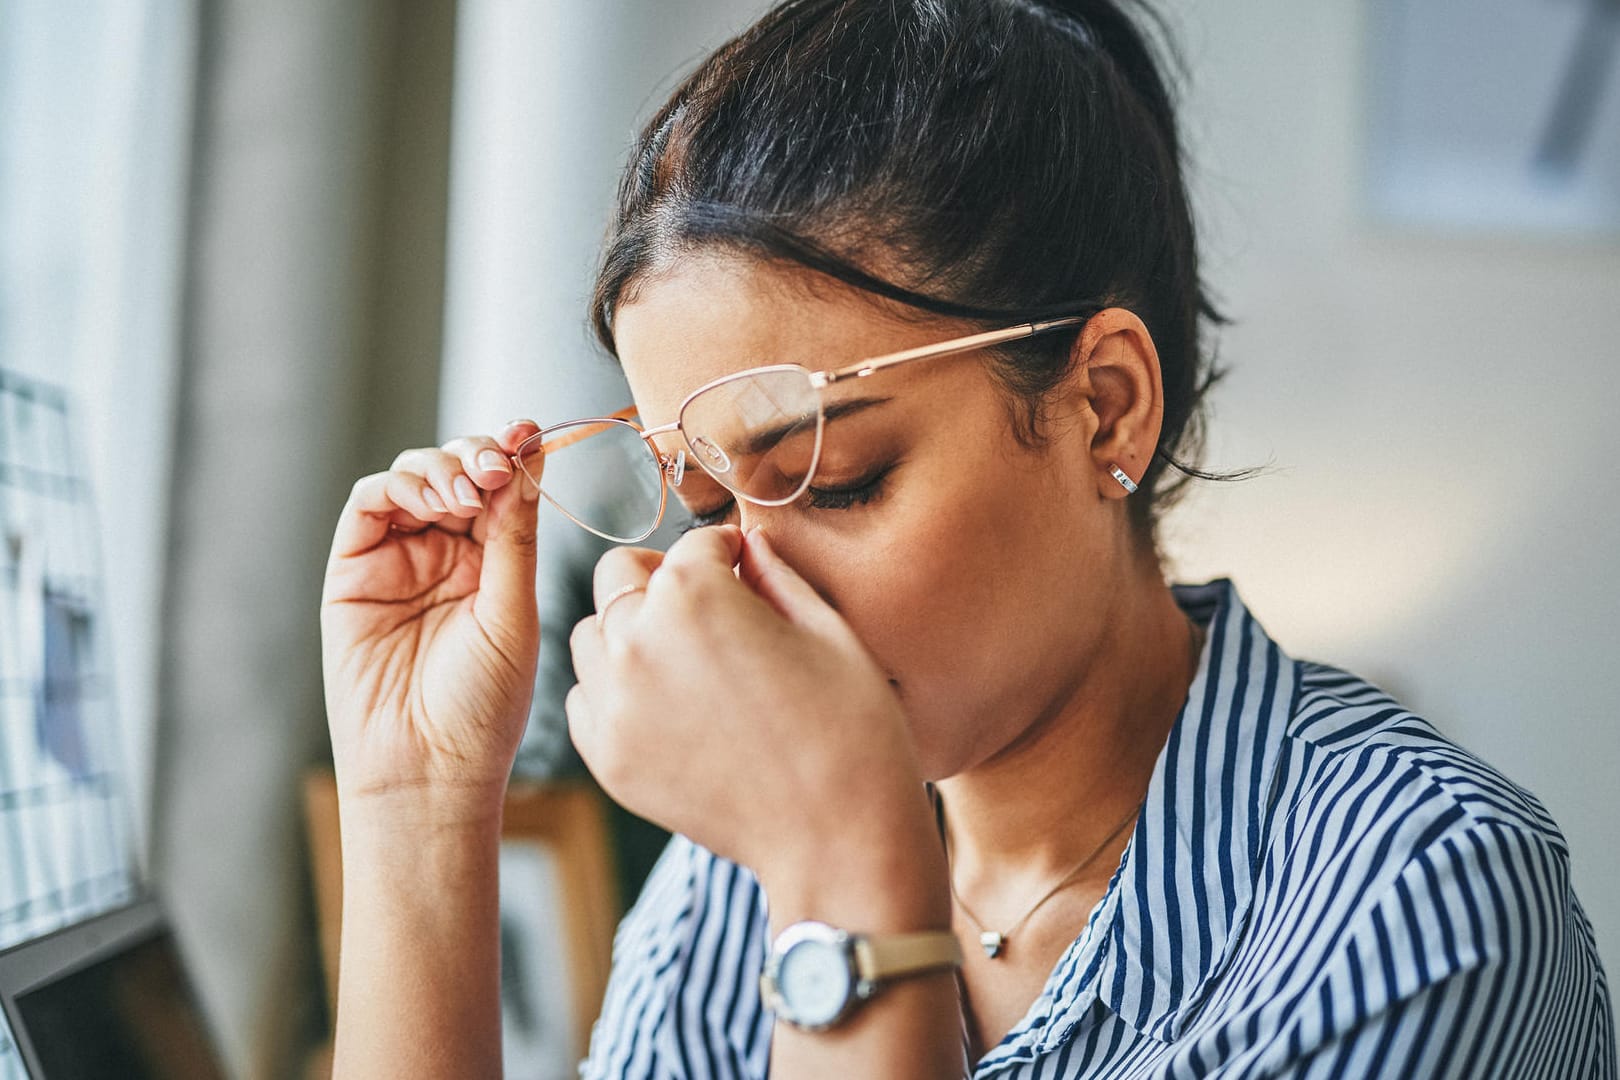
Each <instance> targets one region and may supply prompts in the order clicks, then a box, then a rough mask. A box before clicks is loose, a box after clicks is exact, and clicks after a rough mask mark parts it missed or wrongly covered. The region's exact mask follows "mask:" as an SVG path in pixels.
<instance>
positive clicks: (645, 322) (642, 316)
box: [613, 253, 967, 450]
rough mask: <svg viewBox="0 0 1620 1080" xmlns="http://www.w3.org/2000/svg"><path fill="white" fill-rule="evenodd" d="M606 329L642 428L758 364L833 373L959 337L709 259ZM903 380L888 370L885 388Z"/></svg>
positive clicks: (646, 288) (852, 295)
mask: <svg viewBox="0 0 1620 1080" xmlns="http://www.w3.org/2000/svg"><path fill="white" fill-rule="evenodd" d="M613 325H614V342H615V344H616V346H617V348H618V353H619V359H620V362H621V363H622V364H623V366H624V373H625V378H626V379H627V380H628V382H629V384H630V391H631V393H632V395H634V398H635V402H636V406H637V407H638V409H639V410H640V413H641V420H642V423H643V424H645V425H646V426H647V427H660V426H662V425H664V424H668V423H671V422H673V421H674V420H675V418H676V414H677V412H678V411H679V409H680V406H681V402H682V401H683V400H685V398H686V396H687V395H688V394H690V393H691V392H692V391H693V390H695V389H697V388H698V387H699V386H702V385H704V384H705V383H708V382H711V381H712V380H714V379H718V378H720V377H722V376H724V375H730V374H732V373H734V372H738V371H744V370H746V369H748V368H754V367H760V366H762V365H765V364H801V365H803V366H804V367H806V368H809V369H810V370H812V371H816V370H820V369H824V368H836V367H841V366H843V365H846V364H849V363H853V362H854V361H856V360H861V359H865V358H866V357H869V356H878V355H881V354H884V353H888V352H894V351H897V350H900V349H905V348H909V347H911V346H914V345H920V344H925V343H927V342H930V341H936V340H943V339H944V338H947V337H950V336H952V335H953V334H955V333H965V332H967V331H965V330H958V329H956V328H954V327H952V326H951V325H948V324H947V323H946V321H944V320H932V319H930V320H927V321H919V320H916V319H905V318H902V317H900V316H899V315H897V314H895V313H893V312H892V311H887V310H885V309H884V307H883V306H882V305H881V303H880V302H878V301H876V299H875V298H872V297H870V296H869V294H863V293H860V292H858V291H857V290H855V289H852V288H849V287H846V286H843V285H842V284H841V283H838V282H833V281H831V280H830V279H828V278H825V277H822V276H820V275H815V274H813V272H811V271H808V270H795V269H792V268H788V267H781V266H778V265H776V264H771V263H762V262H758V261H754V260H748V259H744V258H740V257H734V256H726V255H715V254H708V253H705V254H699V255H690V256H685V257H682V258H681V259H679V260H677V261H676V262H675V263H674V264H673V265H671V266H670V267H669V268H667V269H665V270H664V271H662V272H660V273H658V274H656V275H653V276H650V277H647V278H645V279H643V280H641V281H640V282H638V283H637V285H636V287H635V288H634V289H633V290H631V291H630V293H629V294H628V295H627V297H626V299H625V300H623V301H622V302H621V303H620V305H619V306H618V308H617V310H616V311H615V314H614V323H613ZM908 366H909V365H908ZM909 374H910V372H908V371H906V370H905V368H899V369H896V370H895V371H893V372H892V373H886V374H885V377H884V378H885V381H884V391H885V392H888V391H889V390H891V389H898V388H899V386H900V385H901V384H902V383H903V382H904V381H906V376H907V375H909ZM864 381H865V380H856V382H864ZM863 389H864V388H863ZM660 441H663V440H662V439H661V440H660ZM669 445H670V444H669V443H665V445H664V448H665V449H666V450H667V449H668V448H669Z"/></svg>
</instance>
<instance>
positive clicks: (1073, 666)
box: [614, 255, 1131, 780]
mask: <svg viewBox="0 0 1620 1080" xmlns="http://www.w3.org/2000/svg"><path fill="white" fill-rule="evenodd" d="M808 280H809V272H808V271H794V270H789V269H782V268H778V267H774V266H770V265H765V264H760V263H755V262H751V261H745V260H742V259H739V258H729V257H722V256H711V255H704V256H702V257H686V258H683V259H681V260H679V261H678V262H676V263H675V264H674V266H673V267H672V268H670V269H669V270H667V271H666V272H664V273H662V274H660V275H658V276H654V277H649V278H646V279H644V280H642V281H641V282H640V283H639V284H638V286H637V287H636V288H635V289H633V290H631V291H630V292H628V293H627V294H626V300H625V302H623V303H621V305H620V306H619V308H618V311H617V313H616V318H615V323H614V327H615V339H616V343H617V346H618V351H619V355H620V358H621V360H622V361H623V365H624V370H625V374H626V376H627V378H628V380H629V383H630V388H631V391H632V393H633V394H634V396H635V401H636V404H637V406H638V407H639V408H640V411H641V419H642V422H643V423H644V424H645V425H646V426H648V427H655V426H658V425H662V424H666V423H669V422H672V421H673V420H674V419H675V417H676V412H677V410H678V409H679V407H680V403H681V401H682V399H683V398H684V397H685V396H686V395H687V394H688V393H690V392H691V391H692V390H693V389H695V388H696V387H698V386H700V385H702V384H703V383H706V382H708V381H709V380H711V379H715V378H718V377H719V376H722V375H726V374H729V373H732V372H736V371H741V370H743V369H746V368H751V367H758V366H760V365H763V364H771V363H798V364H802V365H804V366H805V367H807V368H809V369H811V370H813V371H814V370H819V369H825V368H837V367H843V366H846V365H848V364H850V363H852V362H854V361H856V360H860V359H864V358H866V357H870V356H876V355H880V354H883V353H889V352H894V351H897V350H900V349H904V348H908V347H912V346H917V345H925V344H930V343H933V342H937V341H943V340H946V339H948V338H951V337H956V336H960V335H963V334H967V333H973V332H975V331H976V330H978V329H980V327H977V326H973V325H969V324H966V323H961V322H955V321H952V320H945V319H937V320H936V319H930V320H929V321H928V322H926V323H923V322H917V321H915V320H913V321H909V322H907V321H902V320H900V319H897V318H895V317H893V316H892V315H891V314H887V313H886V312H885V311H884V310H883V309H882V308H880V307H879V306H878V303H877V302H874V300H873V299H872V298H870V297H869V296H866V295H865V294H860V293H857V292H855V291H853V290H846V289H844V288H843V287H841V286H835V285H833V284H830V283H829V282H828V281H827V279H825V278H818V279H816V285H817V288H816V291H811V290H810V289H808V288H806V287H804V286H805V284H806V282H807V281H808ZM846 387H847V389H846ZM828 392H829V394H833V393H834V392H836V395H837V398H838V399H839V400H842V399H844V398H851V397H861V398H875V399H879V403H877V404H873V405H871V406H868V407H865V408H862V409H860V410H858V411H851V412H849V413H847V414H846V415H843V416H840V417H838V418H837V419H830V420H829V421H828V423H827V428H826V434H825V439H824V442H823V451H822V458H821V463H820V465H819V467H818V468H817V471H816V475H815V477H814V479H813V480H812V482H811V492H809V493H807V494H806V495H805V496H801V497H800V498H799V499H797V500H795V501H794V502H793V503H790V504H788V505H785V506H775V507H761V506H756V505H753V504H751V503H746V502H743V503H740V504H739V503H736V502H734V501H732V500H731V499H730V497H729V493H727V492H726V491H725V489H724V488H722V487H720V486H719V485H718V484H715V483H714V482H713V481H712V479H710V478H709V477H708V476H706V475H705V474H703V473H702V472H701V471H700V470H698V469H696V468H689V469H688V470H687V473H686V479H685V481H684V482H683V483H682V484H681V486H680V487H679V488H676V489H674V490H675V492H676V494H677V495H678V496H679V498H680V500H681V501H682V503H684V504H685V506H686V508H687V509H688V510H689V511H691V512H692V513H693V514H694V515H696V516H697V517H698V520H700V521H701V523H703V524H712V523H715V522H717V521H730V522H736V523H739V524H741V525H742V526H743V528H745V529H746V528H749V527H751V526H752V525H754V524H755V523H756V522H757V523H759V524H761V525H763V526H764V527H765V530H766V532H767V533H768V534H769V535H770V537H771V542H772V544H773V545H774V546H775V548H776V549H777V550H778V551H779V552H780V553H781V555H782V556H783V558H785V559H786V560H787V561H788V562H789V563H790V564H791V565H793V566H794V567H795V568H796V569H797V570H798V572H799V573H800V574H801V575H802V576H803V577H804V578H805V579H806V580H807V581H808V582H809V583H810V584H811V585H812V586H813V587H814V588H815V589H816V590H817V591H818V592H819V593H820V594H821V596H822V597H823V598H824V599H825V600H826V601H827V602H828V603H829V604H831V605H832V606H833V607H834V608H835V609H836V610H837V611H838V612H839V613H840V614H842V616H843V617H844V619H845V620H847V621H848V622H849V624H850V625H851V627H852V628H853V629H854V631H855V632H856V634H857V635H858V636H859V637H860V638H861V639H862V640H863V641H864V642H865V643H866V645H867V647H868V648H869V649H870V650H871V652H872V654H873V655H874V656H875V657H876V659H877V661H878V663H879V664H880V665H881V666H882V667H883V668H884V669H885V670H886V671H887V672H888V674H889V677H890V679H891V680H892V682H893V685H894V686H895V687H896V689H897V691H898V693H899V695H900V697H901V700H902V703H903V705H904V707H905V710H906V713H907V716H908V718H909V721H910V724H911V728H912V732H913V736H914V738H915V740H916V744H917V750H918V754H919V757H920V760H921V763H922V765H923V769H924V773H925V776H926V777H927V778H928V779H930V780H939V779H943V778H945V777H948V776H951V775H954V774H956V773H958V772H961V771H964V770H966V769H969V768H971V767H973V766H975V765H977V764H979V763H981V762H983V761H985V760H987V759H989V758H991V757H992V756H994V755H995V754H996V753H997V752H999V751H1001V750H1003V749H1004V748H1007V747H1008V746H1010V745H1012V744H1014V743H1015V742H1016V741H1017V740H1018V739H1019V737H1020V736H1021V735H1024V734H1026V733H1027V732H1029V731H1030V730H1031V728H1032V727H1033V726H1034V725H1037V724H1039V723H1040V722H1041V720H1042V719H1043V718H1045V717H1047V716H1049V715H1051V714H1052V713H1053V712H1055V710H1056V709H1058V708H1060V707H1062V706H1063V705H1064V703H1066V702H1067V701H1068V700H1069V699H1070V698H1072V696H1073V695H1074V694H1075V693H1076V692H1077V691H1078V689H1079V687H1080V685H1081V684H1082V683H1083V682H1084V680H1085V678H1086V669H1087V661H1086V658H1087V657H1088V656H1090V655H1092V654H1093V653H1094V651H1095V646H1096V644H1097V641H1098V638H1099V635H1100V634H1101V633H1102V632H1103V629H1104V626H1105V625H1106V618H1107V614H1108V612H1109V611H1110V609H1111V607H1112V606H1113V605H1114V603H1115V602H1116V600H1117V596H1116V591H1117V590H1118V588H1119V587H1120V586H1119V584H1118V583H1119V582H1120V579H1121V577H1122V575H1123V573H1124V568H1125V566H1126V564H1127V563H1128V562H1129V549H1130V547H1131V545H1130V541H1129V535H1128V529H1127V527H1126V525H1125V520H1124V518H1125V515H1124V514H1123V512H1122V504H1121V503H1120V502H1119V501H1118V500H1117V499H1112V498H1106V497H1104V496H1103V495H1102V494H1101V492H1102V490H1105V489H1103V488H1102V487H1101V485H1100V484H1099V482H1098V470H1097V466H1096V462H1095V461H1094V460H1093V450H1092V448H1091V446H1090V444H1091V443H1092V439H1093V436H1094V434H1095V432H1096V431H1097V428H1098V422H1097V418H1096V413H1095V412H1094V411H1093V409H1092V407H1091V404H1090V403H1089V402H1088V400H1087V395H1086V394H1084V393H1078V394H1066V395H1063V396H1061V397H1060V399H1059V400H1057V401H1055V402H1054V407H1053V409H1052V411H1051V414H1050V417H1049V419H1048V421H1047V423H1046V426H1045V427H1044V428H1043V430H1044V431H1045V432H1046V433H1047V435H1048V436H1049V438H1048V441H1047V443H1046V444H1045V445H1044V446H1043V447H1041V448H1040V449H1038V450H1030V449H1026V448H1025V447H1023V446H1022V445H1020V443H1019V442H1018V441H1017V440H1016V438H1015V437H1014V435H1013V433H1012V429H1011V427H1010V417H1009V412H1008V407H1007V404H1006V399H1005V397H1004V396H1003V395H1002V394H1001V393H999V392H998V391H997V389H996V388H995V386H994V384H993V383H992V381H991V379H990V376H989V375H988V374H987V372H986V371H985V369H984V367H983V357H982V355H975V354H961V355H958V356H954V357H944V358H937V359H931V360H924V361H920V362H918V363H916V364H907V365H902V366H899V367H896V368H893V369H889V370H885V371H882V372H880V373H878V374H875V375H873V376H872V377H870V378H866V379H856V380H849V381H848V382H847V383H844V382H841V383H839V384H837V385H836V386H834V387H832V388H829V391H828ZM657 441H658V442H659V444H660V447H659V448H660V449H661V450H662V451H664V452H665V453H667V454H671V455H673V454H674V452H675V451H676V450H677V449H678V448H680V447H681V446H682V445H683V444H681V442H680V435H679V434H678V433H673V432H672V433H669V434H667V435H663V436H659V437H657ZM1108 482H1109V483H1112V482H1113V481H1112V480H1109V481H1108ZM839 490H842V491H843V494H833V493H832V492H836V491H839Z"/></svg>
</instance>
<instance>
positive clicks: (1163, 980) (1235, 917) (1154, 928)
mask: <svg viewBox="0 0 1620 1080" xmlns="http://www.w3.org/2000/svg"><path fill="white" fill-rule="evenodd" d="M1172 591H1173V592H1174V594H1175V597H1176V602H1177V603H1178V604H1179V605H1180V606H1181V608H1182V610H1183V611H1185V612H1186V613H1187V614H1188V616H1189V617H1191V618H1192V619H1194V620H1195V621H1197V622H1198V623H1199V624H1200V625H1202V626H1204V627H1206V629H1207V633H1206V634H1205V638H1204V647H1203V651H1202V653H1201V654H1200V657H1199V664H1198V671H1197V674H1196V675H1195V676H1194V677H1193V681H1192V684H1191V685H1190V686H1189V687H1188V693H1187V700H1186V702H1185V703H1184V704H1183V705H1182V708H1181V712H1180V714H1179V715H1178V716H1177V718H1176V721H1175V723H1174V724H1173V725H1172V727H1171V729H1170V734H1169V736H1168V737H1167V739H1166V741H1165V745H1164V747H1163V749H1161V750H1160V752H1159V757H1158V760H1157V762H1156V763H1155V765H1154V768H1153V774H1152V778H1151V780H1150V782H1149V785H1148V791H1147V797H1146V800H1145V801H1144V803H1143V808H1142V813H1141V815H1140V817H1139V818H1138V819H1137V824H1136V828H1135V830H1134V832H1133V833H1132V836H1131V841H1130V843H1129V844H1128V845H1127V846H1126V849H1125V852H1124V854H1123V856H1122V857H1121V860H1120V865H1119V867H1118V869H1117V870H1116V871H1115V872H1114V877H1113V880H1112V881H1111V882H1110V883H1109V886H1108V890H1107V892H1106V893H1105V894H1104V897H1103V900H1102V901H1101V902H1100V903H1099V904H1098V905H1097V907H1096V908H1095V909H1094V910H1093V911H1092V914H1091V918H1090V919H1089V920H1088V921H1087V923H1086V926H1085V929H1084V930H1083V931H1082V933H1081V934H1080V936H1079V937H1078V938H1077V939H1076V940H1075V942H1074V944H1073V945H1071V946H1070V948H1069V949H1068V951H1067V952H1065V954H1064V956H1063V958H1062V960H1060V961H1059V963H1058V966H1057V968H1056V969H1055V970H1054V971H1053V973H1052V977H1051V978H1050V979H1049V980H1048V982H1047V985H1046V988H1045V990H1044V991H1043V992H1042V996H1041V998H1040V999H1038V1000H1037V1001H1036V1003H1035V1005H1034V1006H1032V1007H1031V1010H1030V1012H1029V1014H1028V1015H1027V1016H1026V1018H1025V1022H1024V1023H1022V1024H1020V1025H1019V1026H1018V1027H1017V1028H1015V1029H1014V1030H1013V1031H1012V1032H1010V1033H1008V1036H1007V1038H1006V1039H1004V1040H1003V1041H1002V1044H1001V1045H1000V1046H998V1047H996V1048H995V1050H993V1051H992V1052H991V1054H989V1055H987V1056H986V1060H985V1062H981V1067H982V1066H983V1065H984V1064H988V1063H989V1062H990V1059H991V1058H992V1057H1001V1056H1003V1055H1005V1056H1006V1057H1007V1059H1008V1061H1015V1060H1018V1059H1020V1058H1027V1057H1028V1056H1032V1055H1033V1054H1034V1053H1041V1052H1045V1051H1047V1050H1049V1049H1051V1048H1053V1047H1055V1046H1057V1045H1060V1044H1061V1043H1062V1042H1064V1041H1065V1040H1066V1039H1067V1038H1069V1037H1070V1036H1071V1035H1072V1033H1073V1031H1074V1028H1075V1026H1076V1025H1077V1024H1078V1023H1079V1022H1080V1021H1081V1019H1082V1018H1083V1016H1084V1015H1085V1013H1086V1011H1087V1010H1088V1009H1089V1008H1090V1007H1091V1005H1092V1003H1093V1002H1101V1003H1102V1004H1103V1005H1105V1006H1106V1007H1107V1008H1108V1009H1110V1010H1111V1011H1112V1012H1114V1013H1115V1014H1117V1015H1118V1016H1119V1017H1120V1018H1121V1019H1122V1020H1124V1021H1125V1022H1126V1023H1128V1024H1129V1025H1131V1027H1133V1028H1135V1029H1136V1030H1137V1031H1139V1032H1141V1033H1143V1034H1145V1035H1149V1036H1151V1037H1154V1038H1158V1039H1161V1040H1165V1041H1168V1040H1170V1039H1173V1038H1175V1037H1176V1036H1177V1035H1178V1034H1179V1033H1180V1032H1181V1030H1182V1029H1183V1028H1184V1026H1185V1025H1186V1023H1187V1022H1188V1021H1189V1020H1190V1019H1191V1018H1192V1016H1193V1015H1194V1014H1195V1013H1196V1012H1197V1009H1198V1006H1199V1005H1200V1004H1201V1002H1202V999H1203V997H1204V994H1205V992H1206V990H1207V988H1208V987H1209V985H1210V983H1211V982H1212V980H1213V979H1215V978H1216V977H1217V976H1218V975H1220V974H1221V972H1222V971H1224V970H1225V966H1226V964H1227V962H1228V961H1229V959H1230V957H1231V953H1232V950H1233V947H1234V945H1235V943H1236V942H1237V940H1238V938H1239V937H1240V935H1241V934H1242V931H1243V929H1244V927H1245V926H1246V925H1247V921H1248V917H1249V908H1250V903H1251V901H1252V899H1253V896H1254V886H1255V881H1256V874H1257V870H1258V866H1259V862H1260V852H1261V851H1262V850H1263V849H1264V846H1265V840H1266V834H1267V831H1268V827H1269V811H1270V807H1271V796H1272V782H1273V779H1274V777H1275V774H1276V766H1277V761H1278V757H1279V755H1280V753H1281V750H1282V745H1283V735H1284V733H1285V731H1286V730H1287V725H1288V719H1289V717H1290V716H1291V715H1292V714H1293V711H1294V706H1295V699H1296V696H1297V691H1298V675H1297V671H1296V668H1295V664H1294V661H1293V660H1292V659H1291V658H1289V657H1288V656H1287V655H1286V654H1284V653H1283V652H1282V650H1281V649H1280V648H1278V646H1277V644H1276V643H1275V642H1274V641H1272V640H1271V638H1270V637H1269V636H1268V635H1267V634H1266V632H1265V631H1264V630H1263V629H1262V628H1261V627H1260V624H1259V623H1258V622H1256V621H1255V620H1254V617H1253V616H1252V615H1250V614H1249V611H1248V609H1247V608H1246V607H1245V606H1244V604H1243V602H1242V600H1241V599H1239V597H1238V594H1237V590H1236V589H1235V588H1234V587H1233V585H1232V583H1231V581H1229V580H1228V579H1225V578H1220V579H1217V580H1214V581H1211V582H1208V583H1207V584H1203V585H1176V586H1173V587H1172Z"/></svg>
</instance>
